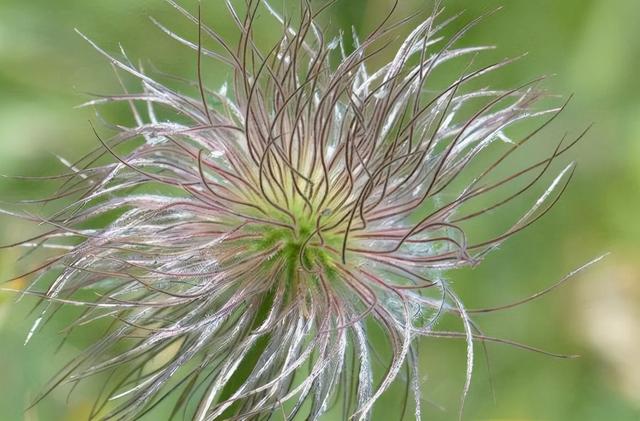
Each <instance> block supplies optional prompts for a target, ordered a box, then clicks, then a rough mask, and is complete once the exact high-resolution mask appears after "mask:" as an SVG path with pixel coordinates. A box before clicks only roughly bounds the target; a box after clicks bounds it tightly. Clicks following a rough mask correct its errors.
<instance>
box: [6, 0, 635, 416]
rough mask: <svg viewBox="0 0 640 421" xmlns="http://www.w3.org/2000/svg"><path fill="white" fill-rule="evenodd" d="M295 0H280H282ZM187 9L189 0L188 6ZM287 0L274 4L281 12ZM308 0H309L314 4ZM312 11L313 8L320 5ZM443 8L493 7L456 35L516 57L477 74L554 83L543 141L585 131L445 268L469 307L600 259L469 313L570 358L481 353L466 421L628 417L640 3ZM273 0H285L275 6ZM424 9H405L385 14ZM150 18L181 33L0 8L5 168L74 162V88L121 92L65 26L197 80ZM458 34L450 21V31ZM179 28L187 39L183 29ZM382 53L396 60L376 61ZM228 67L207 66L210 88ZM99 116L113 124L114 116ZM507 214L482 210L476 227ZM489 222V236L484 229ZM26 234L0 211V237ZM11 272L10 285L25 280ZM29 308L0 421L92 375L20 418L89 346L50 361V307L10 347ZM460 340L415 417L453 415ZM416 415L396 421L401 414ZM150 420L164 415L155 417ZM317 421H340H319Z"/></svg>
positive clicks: (67, 403) (329, 20)
mask: <svg viewBox="0 0 640 421" xmlns="http://www.w3.org/2000/svg"><path fill="white" fill-rule="evenodd" d="M288 1H289V2H293V1H292V0H288ZM182 3H183V4H185V5H186V6H189V7H193V6H194V5H195V0H183V1H182ZM218 3H222V2H219V1H213V0H209V1H207V0H205V1H204V4H205V7H207V9H208V13H207V14H206V17H205V20H206V21H207V23H208V24H210V25H213V26H216V28H217V29H220V30H221V31H222V32H225V31H231V29H232V27H231V25H232V23H231V22H230V20H229V19H228V18H227V17H226V15H225V16H224V17H223V15H222V14H220V13H219V12H218V10H219V7H220V5H219V4H218ZM280 3H282V0H274V4H275V5H276V6H279V5H280ZM317 3H318V2H317ZM319 3H321V2H319ZM444 3H445V6H446V10H447V12H446V14H447V15H449V14H453V13H455V12H459V11H462V10H465V14H464V15H463V17H462V18H461V20H460V22H461V23H463V22H464V21H468V20H470V19H472V18H473V17H476V16H478V15H480V14H483V13H486V12H488V11H490V10H493V9H495V8H496V7H498V6H504V7H503V9H502V10H500V11H499V12H498V13H496V14H495V15H493V16H491V17H490V18H488V19H487V20H486V21H485V22H484V23H482V24H481V25H479V26H478V27H477V28H475V29H473V30H472V31H471V32H470V33H468V34H467V36H466V37H465V39H464V40H463V41H462V42H461V44H463V45H477V44H495V45H497V46H498V49H497V50H496V51H492V52H490V53H488V55H487V57H486V59H487V60H491V59H492V58H493V59H500V58H502V57H506V56H516V55H519V54H520V53H522V52H529V55H528V56H527V57H525V58H524V59H522V60H520V61H519V62H517V63H515V64H513V65H511V66H510V67H508V68H507V69H504V70H502V71H500V72H499V73H496V74H495V75H493V76H491V77H489V78H487V79H485V80H486V82H487V84H489V83H491V84H493V85H495V86H497V87H511V86H513V85H514V84H516V83H520V82H523V81H527V80H530V79H532V78H534V77H536V76H538V75H554V76H553V77H551V78H550V79H549V80H548V81H547V82H545V84H546V87H548V88H549V89H550V90H551V91H554V92H557V93H559V94H561V95H564V96H567V95H569V94H571V93H575V98H574V100H573V101H572V103H571V105H570V107H569V108H568V110H567V111H566V112H565V113H564V114H563V116H562V117H561V118H560V119H559V121H558V122H556V123H554V125H553V127H551V128H550V129H549V130H548V131H547V132H546V134H545V136H549V137H550V138H554V137H555V138H557V137H558V136H559V135H561V134H562V133H564V131H565V130H569V131H570V132H571V133H574V134H577V133H578V132H580V131H581V130H582V129H583V128H584V127H586V126H587V125H588V124H590V123H592V122H593V123H595V126H594V128H593V129H592V131H591V132H590V133H589V134H588V136H587V137H586V138H585V139H584V140H583V141H582V142H581V143H580V144H579V145H578V146H577V147H576V148H575V149H573V150H572V152H571V153H570V158H571V159H574V160H576V161H577V162H578V169H577V173H576V175H575V177H574V179H573V182H572V184H571V186H570V187H569V189H568V190H567V191H566V194H565V196H564V198H563V200H561V202H560V203H559V204H558V205H557V206H556V207H555V209H554V210H553V211H552V212H551V213H550V214H548V215H547V216H545V217H544V218H543V219H542V220H540V221H539V222H538V223H537V224H536V225H535V226H534V227H533V228H530V229H527V230H525V231H524V232H522V233H520V234H519V235H517V236H516V237H515V238H513V239H511V240H509V241H508V242H507V243H506V244H505V245H504V246H503V247H502V248H501V249H500V250H498V251H497V252H494V253H493V254H492V255H490V256H489V258H488V259H487V260H486V261H485V263H484V264H483V265H481V266H480V267H478V268H476V269H473V270H465V271H459V272H453V273H449V275H448V277H449V279H450V280H451V281H452V282H454V284H455V287H456V288H457V290H458V291H459V292H460V294H461V295H462V298H463V300H464V301H465V303H466V304H467V305H468V306H470V307H475V306H488V305H497V304H502V303H505V302H509V301H511V300H513V299H515V298H519V297H525V296H527V295H529V294H532V293H534V292H536V291H538V290H540V289H543V288H544V287H546V286H548V285H550V284H552V283H553V282H554V281H555V280H557V279H559V278H560V277H562V276H563V275H564V274H566V273H568V272H570V271H571V270H572V269H574V268H576V267H578V266H580V265H582V264H583V263H585V262H587V261H588V260H590V259H591V258H593V257H596V256H597V255H599V254H602V253H605V252H610V253H611V254H610V255H609V256H608V257H607V258H606V259H605V260H604V261H602V262H601V263H599V264H598V265H596V266H593V267H591V268H589V269H588V270H586V271H584V272H582V273H580V274H578V275H576V276H575V277H574V278H573V279H572V280H571V281H570V282H569V283H568V284H566V285H564V286H563V287H562V288H560V289H558V290H556V291H554V292H553V293H552V294H550V295H548V296H545V297H544V298H542V299H540V300H539V301H536V302H533V303H530V304H527V305H525V306H520V307H518V308H515V309H512V310H507V311H504V312H498V313H496V314H492V315H486V316H482V317H480V318H478V322H479V324H480V325H481V326H482V327H483V328H484V330H485V331H486V332H487V333H488V334H491V335H494V336H499V337H503V338H509V339H514V340H517V341H521V342H525V343H527V344H530V345H534V346H537V347H541V348H544V349H548V350H551V351H557V352H562V353H569V354H580V355H581V357H580V358H578V359H574V360H558V359H554V358H550V357H545V356H541V355H539V354H534V353H529V352H524V351H521V350H517V349H515V348H512V347H508V346H500V345H489V347H488V349H489V361H490V363H491V364H490V367H491V370H490V374H489V370H487V367H486V363H485V359H484V358H483V357H482V356H481V355H480V356H478V357H477V358H476V364H477V369H476V375H475V377H474V380H473V385H472V389H471V393H470V396H469V399H468V402H467V406H466V416H465V419H469V420H495V421H497V420H501V421H507V420H511V421H516V420H518V421H525V420H558V421H561V420H562V421H570V420H582V421H590V420H593V421H600V420H620V421H624V420H640V362H639V359H640V357H639V354H638V351H637V350H638V349H640V221H639V217H640V70H639V69H640V27H639V25H638V22H640V2H639V1H637V0H561V1H558V0H538V1H535V2H532V1H530V0H509V1H505V0H473V1H470V0H466V1H463V0H445V2H444ZM390 5H391V0H341V1H338V2H337V4H336V5H335V6H333V7H332V8H331V9H330V10H329V11H328V12H327V13H326V14H325V15H324V17H323V22H324V24H325V25H326V26H327V28H329V30H336V28H344V29H346V32H347V34H348V33H349V32H350V31H349V27H350V26H351V25H354V26H355V27H356V28H358V29H359V30H361V31H366V29H367V28H372V27H373V26H374V25H375V24H376V22H378V21H379V19H380V18H381V17H382V15H383V14H384V13H385V12H386V10H388V9H389V7H390ZM285 7H286V6H285ZM420 7H422V8H426V9H428V8H429V7H430V2H427V1H424V0H401V1H400V10H399V12H398V15H397V16H401V15H403V13H408V12H411V11H414V10H416V9H418V8H420ZM148 16H154V17H157V18H159V19H161V20H162V21H163V22H164V23H166V24H168V25H170V26H172V27H174V28H177V29H179V30H181V31H183V33H186V34H192V36H193V35H195V34H194V28H193V27H192V26H189V25H187V24H185V22H184V21H183V20H182V19H181V18H180V17H179V16H177V14H176V13H175V12H174V11H173V10H172V9H171V7H169V6H168V5H167V4H166V3H164V2H163V1H162V0H109V1H95V0H94V1H77V0H56V1H55V2H51V1H50V0H29V1H24V0H0V173H2V174H12V175H15V174H20V175H36V174H51V173H55V172H56V171H61V170H62V167H61V165H60V164H59V163H58V162H57V160H56V158H55V156H54V154H58V155H61V156H65V157H68V158H70V159H73V158H75V157H79V156H80V155H81V153H82V152H83V151H86V150H88V149H89V148H92V147H94V146H95V139H94V138H93V136H92V134H91V130H90V126H89V124H88V123H87V120H89V119H95V115H94V112H93V111H92V110H88V109H76V108H74V106H75V105H77V104H79V103H81V102H83V101H84V100H86V99H87V98H88V96H87V94H86V93H87V92H98V93H114V92H117V91H119V88H118V86H117V82H116V81H115V79H114V77H113V74H112V73H111V71H110V67H109V65H108V63H107V62H106V61H105V60H103V59H102V58H101V57H100V56H99V55H98V54H97V53H95V52H94V51H93V50H92V49H91V48H90V47H89V46H88V45H87V44H86V43H85V42H84V41H83V40H82V39H81V38H80V37H79V36H77V35H76V34H75V33H74V31H73V28H74V27H77V28H79V29H80V30H82V31H83V32H84V33H86V34H88V35H89V36H90V37H91V38H92V39H94V40H95V41H97V42H98V43H99V44H100V45H102V46H104V47H105V48H107V49H108V50H111V51H115V50H116V49H117V48H118V45H117V43H118V42H121V43H122V44H123V46H124V47H125V48H126V50H127V52H128V54H129V56H130V57H135V58H140V59H142V60H143V62H145V63H147V61H146V60H149V59H150V60H152V62H153V64H154V65H155V66H156V67H158V68H160V69H163V70H166V71H168V72H174V73H179V74H183V75H186V76H189V75H192V74H194V73H193V72H194V66H195V59H194V57H193V54H192V52H191V51H188V50H186V49H184V48H182V47H180V46H178V45H177V44H176V43H175V42H173V41H172V40H170V39H168V38H166V37H165V36H164V35H162V34H161V33H160V31H159V30H157V29H156V28H155V27H154V26H153V25H152V24H151V22H150V21H149V19H148ZM455 28H456V25H453V26H452V28H451V29H450V30H449V32H451V31H452V30H454V29H455ZM189 31H190V32H189ZM389 54H391V52H390V53H389ZM227 76H228V75H227V74H225V73H224V72H223V71H221V70H220V69H219V68H217V67H215V66H211V67H210V68H209V69H208V72H207V83H210V84H211V85H212V86H214V87H215V86H216V84H219V83H221V81H222V80H224V78H225V77H227ZM106 117H108V118H110V119H118V118H125V117H124V116H123V115H119V114H118V113H117V111H113V112H109V111H107V112H106ZM44 191H45V187H43V186H41V185H39V184H38V183H25V182H16V181H13V180H11V179H0V200H1V201H9V200H15V199H24V198H27V197H34V196H39V194H41V193H43V192H44ZM501 222H502V221H500V220H492V218H485V223H486V224H494V223H495V224H496V226H499V224H500V223H501ZM482 228H483V229H484V228H487V229H488V228H490V226H489V227H482ZM32 232H34V231H33V228H30V227H27V226H26V225H25V224H23V223H21V222H20V221H16V220H12V219H10V218H7V217H1V218H0V244H6V243H10V242H12V241H16V240H19V239H21V238H22V237H24V236H26V235H28V234H29V233H32ZM18 257H19V254H18V251H16V250H12V249H10V250H4V249H3V250H0V277H1V278H2V279H7V278H10V277H12V276H15V275H16V274H18V273H19V271H20V270H25V269H26V268H27V267H28V265H27V262H24V261H18V262H17V263H16V261H17V259H18ZM21 282H23V281H21V280H18V281H16V282H13V283H12V285H11V286H12V287H18V286H20V283H21ZM33 304H34V302H33V301H31V300H23V301H21V302H20V303H15V299H14V297H13V296H12V295H9V294H6V293H3V294H1V295H0V420H2V421H4V420H6V421H13V420H22V419H24V420H30V421H36V420H41V421H58V420H71V421H75V420H82V419H85V418H86V415H87V411H88V410H89V408H90V406H91V396H92V394H93V393H95V390H97V388H99V387H100V385H101V384H100V383H101V380H104V379H95V381H93V383H87V384H86V385H85V386H83V387H82V388H80V389H79V390H76V391H75V392H74V393H73V395H72V396H71V398H70V399H67V392H68V389H64V388H63V389H60V390H58V391H56V392H54V393H53V394H52V395H51V396H50V397H49V398H48V399H46V400H45V401H44V402H43V403H42V404H40V405H39V406H37V407H36V408H34V409H31V410H28V411H26V412H25V411H24V408H25V407H26V406H27V405H28V403H29V402H30V400H31V399H32V398H33V397H34V396H35V394H36V393H37V392H38V391H39V390H40V389H39V388H40V387H41V386H42V385H43V384H44V383H45V382H46V380H48V378H49V377H50V376H51V375H53V374H54V373H55V370H56V368H59V367H61V364H62V363H63V362H64V361H65V360H66V359H67V358H68V357H69V356H71V355H74V354H75V353H76V352H77V350H78V349H81V348H82V347H83V346H84V344H86V343H87V341H90V340H91V338H92V332H87V335H86V336H79V337H75V338H74V339H73V340H72V341H71V342H70V343H69V344H68V345H66V346H65V347H63V348H62V349H60V350H58V351H57V352H56V348H57V345H58V342H59V340H60V336H59V330H60V329H61V328H62V327H63V326H64V325H65V322H66V321H68V317H69V316H68V315H66V314H64V313H62V314H60V316H59V317H57V318H56V319H54V321H53V322H52V324H51V325H50V326H48V327H47V328H46V329H44V330H43V331H42V332H40V333H38V334H37V335H36V337H34V339H33V341H32V342H31V343H30V344H29V345H28V346H26V347H25V346H23V343H24V341H25V337H26V334H27V332H28V330H29V328H30V326H31V323H32V322H33V317H31V316H30V315H29V311H30V310H31V308H32V306H33ZM464 351H465V349H464V344H463V343H462V342H455V341H452V342H451V341H446V340H439V341H434V340H429V341H424V343H423V345H422V359H423V366H424V372H425V373H426V376H425V378H424V379H423V380H424V413H425V419H428V420H454V419H457V412H458V404H459V402H458V401H459V397H460V392H461V389H462V385H463V382H464ZM398 405H399V391H398V390H394V391H392V392H391V393H390V394H388V395H386V396H385V398H383V399H382V401H381V404H380V405H378V409H377V410H376V412H375V414H374V420H375V421H383V420H395V419H396V418H397V416H394V415H393V414H395V413H396V411H397V407H398ZM410 418H411V417H409V418H407V419H410ZM149 419H163V418H162V413H159V414H158V413H156V414H155V416H154V417H152V418H149ZM327 419H328V420H332V419H336V420H337V419H338V418H337V417H336V418H332V416H331V415H329V416H327Z"/></svg>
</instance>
